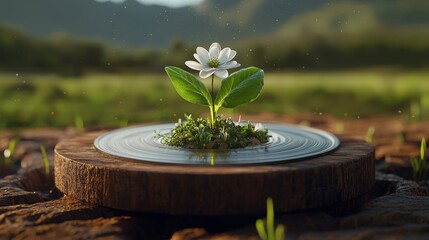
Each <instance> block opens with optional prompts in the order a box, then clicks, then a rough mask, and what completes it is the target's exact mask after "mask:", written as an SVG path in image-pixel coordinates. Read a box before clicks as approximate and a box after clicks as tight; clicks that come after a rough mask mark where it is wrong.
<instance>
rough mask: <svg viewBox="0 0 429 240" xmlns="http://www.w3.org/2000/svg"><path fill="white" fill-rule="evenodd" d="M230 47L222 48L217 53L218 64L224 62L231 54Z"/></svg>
mask: <svg viewBox="0 0 429 240" xmlns="http://www.w3.org/2000/svg"><path fill="white" fill-rule="evenodd" d="M230 52H231V48H224V49H222V51H220V53H219V63H220V65H222V64H224V63H225V62H226V60H228V57H229V55H230V54H231V53H230Z"/></svg>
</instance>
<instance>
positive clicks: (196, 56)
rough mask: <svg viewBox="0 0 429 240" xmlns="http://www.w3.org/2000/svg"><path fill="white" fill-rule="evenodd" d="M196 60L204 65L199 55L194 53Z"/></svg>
mask: <svg viewBox="0 0 429 240" xmlns="http://www.w3.org/2000/svg"><path fill="white" fill-rule="evenodd" d="M194 58H195V59H196V60H197V61H198V62H199V63H201V64H202V62H201V59H200V57H199V56H198V54H196V53H194Z"/></svg>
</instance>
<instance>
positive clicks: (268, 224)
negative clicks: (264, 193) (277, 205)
mask: <svg viewBox="0 0 429 240" xmlns="http://www.w3.org/2000/svg"><path fill="white" fill-rule="evenodd" d="M255 226H256V231H257V232H258V235H259V237H260V238H261V240H284V239H286V238H285V231H286V230H285V227H284V226H283V225H282V224H279V225H277V227H275V228H274V204H273V199H271V198H267V218H266V219H265V221H264V220H263V219H258V220H256V224H255Z"/></svg>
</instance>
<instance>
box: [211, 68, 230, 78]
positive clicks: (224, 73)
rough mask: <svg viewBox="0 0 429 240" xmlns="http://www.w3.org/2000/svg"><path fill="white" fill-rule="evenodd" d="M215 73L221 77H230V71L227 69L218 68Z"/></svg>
mask: <svg viewBox="0 0 429 240" xmlns="http://www.w3.org/2000/svg"><path fill="white" fill-rule="evenodd" d="M214 74H215V75H216V76H217V77H219V78H222V79H224V78H227V77H228V71H227V70H225V69H217V70H216V71H215V72H214Z"/></svg>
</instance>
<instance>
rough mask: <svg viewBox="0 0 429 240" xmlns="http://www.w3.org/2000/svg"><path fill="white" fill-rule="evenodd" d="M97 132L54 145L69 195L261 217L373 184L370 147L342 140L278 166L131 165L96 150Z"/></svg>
mask: <svg viewBox="0 0 429 240" xmlns="http://www.w3.org/2000/svg"><path fill="white" fill-rule="evenodd" d="M100 134H101V132H96V133H87V134H84V135H81V136H78V137H75V138H72V139H67V140H63V141H62V142H60V143H59V144H58V145H57V146H56V148H55V184H56V186H57V187H58V189H59V190H60V191H62V192H63V193H65V194H66V195H69V196H71V197H73V198H76V199H80V200H83V201H86V202H89V203H95V204H99V205H103V206H107V207H112V208H117V209H122V210H130V211H141V212H156V213H168V214H193V215H225V214H263V213H265V211H266V198H267V197H272V198H273V200H274V203H275V204H274V205H275V208H276V211H279V212H288V211H294V210H301V209H310V208H318V207H325V206H333V205H336V204H339V203H342V202H349V201H353V199H362V196H365V195H366V194H368V193H369V192H370V190H371V189H372V187H373V185H374V178H375V168H374V148H373V146H372V145H369V144H367V143H365V142H363V141H360V140H356V139H351V138H344V137H342V138H340V140H341V146H340V148H339V149H338V150H337V151H335V152H332V153H330V154H328V155H325V156H321V157H317V158H313V159H309V160H304V161H299V162H292V163H284V164H272V165H265V166H264V165H263V166H261V165H258V166H256V165H254V166H251V165H246V166H237V165H236V166H184V165H168V164H154V163H146V162H136V161H132V160H124V159H118V158H114V157H111V156H107V155H105V154H102V153H100V152H98V151H97V150H96V149H95V148H94V146H93V141H94V139H95V138H96V137H97V136H99V135H100Z"/></svg>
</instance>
